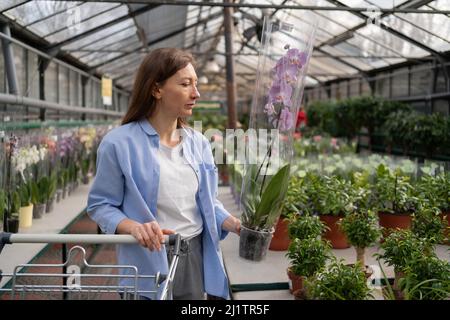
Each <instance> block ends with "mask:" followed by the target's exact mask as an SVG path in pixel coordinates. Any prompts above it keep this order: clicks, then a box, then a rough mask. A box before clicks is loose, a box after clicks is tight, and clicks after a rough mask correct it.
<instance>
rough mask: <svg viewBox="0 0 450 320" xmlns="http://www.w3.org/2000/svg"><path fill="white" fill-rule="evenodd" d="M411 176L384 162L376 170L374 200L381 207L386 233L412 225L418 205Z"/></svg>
mask: <svg viewBox="0 0 450 320" xmlns="http://www.w3.org/2000/svg"><path fill="white" fill-rule="evenodd" d="M409 180H410V179H409V177H407V176H404V175H402V174H401V172H400V171H399V170H396V171H395V172H391V171H390V170H389V168H387V167H386V166H385V165H384V164H380V165H379V166H378V168H377V172H376V182H375V184H374V190H373V191H374V194H375V197H374V201H375V202H376V206H377V207H378V208H379V209H378V210H379V211H378V216H379V218H380V225H381V226H382V227H383V228H384V230H385V234H384V235H387V233H388V232H389V229H397V228H400V229H408V228H410V227H411V219H412V216H411V215H412V213H414V212H415V210H416V209H417V206H418V202H419V199H418V198H417V197H416V196H415V194H414V190H413V187H412V185H411V184H410V182H409Z"/></svg>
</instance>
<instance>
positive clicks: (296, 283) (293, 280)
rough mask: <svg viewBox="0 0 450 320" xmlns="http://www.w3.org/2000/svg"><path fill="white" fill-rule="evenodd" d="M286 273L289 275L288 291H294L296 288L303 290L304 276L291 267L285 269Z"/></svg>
mask: <svg viewBox="0 0 450 320" xmlns="http://www.w3.org/2000/svg"><path fill="white" fill-rule="evenodd" d="M287 275H288V277H289V292H290V293H292V294H293V293H294V292H296V291H298V290H303V285H304V280H305V277H303V276H298V275H296V274H295V273H294V272H292V270H291V268H288V269H287Z"/></svg>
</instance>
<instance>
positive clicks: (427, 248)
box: [374, 229, 433, 291]
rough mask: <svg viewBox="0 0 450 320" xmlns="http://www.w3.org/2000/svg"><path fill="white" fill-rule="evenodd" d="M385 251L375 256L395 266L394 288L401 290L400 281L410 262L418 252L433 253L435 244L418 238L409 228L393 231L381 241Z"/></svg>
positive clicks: (423, 253)
mask: <svg viewBox="0 0 450 320" xmlns="http://www.w3.org/2000/svg"><path fill="white" fill-rule="evenodd" d="M380 247H381V249H383V253H381V254H380V253H376V254H374V256H375V257H376V258H377V259H378V260H380V259H383V260H384V261H385V262H386V264H387V265H388V266H393V267H394V274H395V279H394V290H396V291H400V286H399V281H400V279H401V278H403V277H404V275H405V271H406V267H407V266H408V263H409V262H410V261H411V260H413V259H414V257H415V255H416V254H422V255H432V254H433V246H432V244H431V243H430V242H429V241H427V240H426V239H420V238H418V237H417V236H416V235H415V234H414V233H413V232H412V231H411V230H409V229H401V230H400V229H399V230H396V231H393V232H392V233H390V234H389V236H387V237H386V238H385V239H384V242H382V243H381V246H380Z"/></svg>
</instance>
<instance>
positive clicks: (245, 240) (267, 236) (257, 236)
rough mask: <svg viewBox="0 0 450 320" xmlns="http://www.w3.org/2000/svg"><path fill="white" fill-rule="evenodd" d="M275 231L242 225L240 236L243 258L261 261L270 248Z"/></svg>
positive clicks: (240, 249) (240, 251)
mask: <svg viewBox="0 0 450 320" xmlns="http://www.w3.org/2000/svg"><path fill="white" fill-rule="evenodd" d="M272 235H273V231H272V232H269V231H256V230H252V229H248V228H246V227H244V226H241V233H240V236H239V256H240V257H241V258H244V259H247V260H252V261H261V260H263V259H264V257H265V256H266V253H267V250H269V245H270V240H271V239H272Z"/></svg>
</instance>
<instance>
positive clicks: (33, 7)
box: [5, 1, 81, 25]
mask: <svg viewBox="0 0 450 320" xmlns="http://www.w3.org/2000/svg"><path fill="white" fill-rule="evenodd" d="M79 4H81V2H80V1H76V2H75V1H69V2H61V1H30V2H27V3H24V4H23V5H21V6H19V7H16V8H13V9H11V10H8V11H6V12H5V14H10V15H12V16H13V17H15V19H16V21H17V22H19V23H20V24H22V25H28V24H31V23H33V22H36V21H38V20H40V19H43V18H45V17H48V16H50V15H53V14H55V13H64V12H66V11H68V10H71V9H72V10H71V12H75V11H74V8H75V7H77V6H78V5H79Z"/></svg>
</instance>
